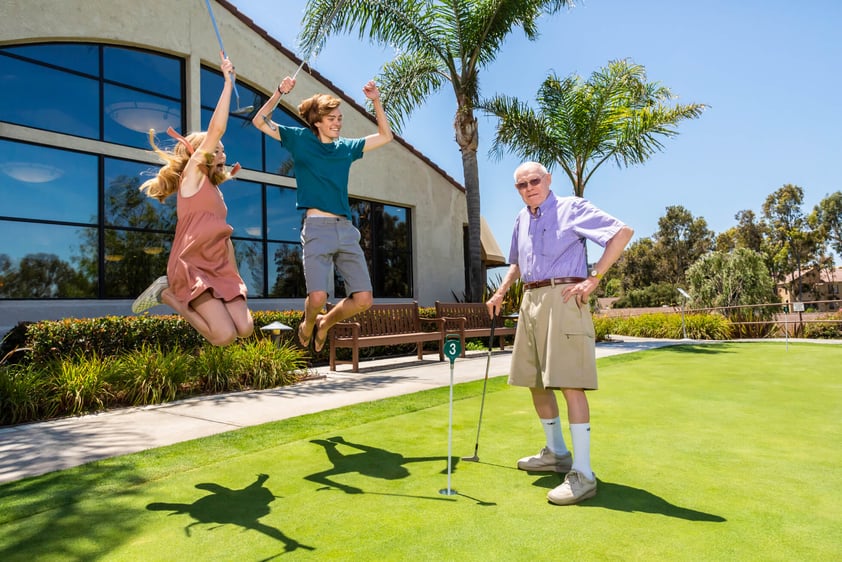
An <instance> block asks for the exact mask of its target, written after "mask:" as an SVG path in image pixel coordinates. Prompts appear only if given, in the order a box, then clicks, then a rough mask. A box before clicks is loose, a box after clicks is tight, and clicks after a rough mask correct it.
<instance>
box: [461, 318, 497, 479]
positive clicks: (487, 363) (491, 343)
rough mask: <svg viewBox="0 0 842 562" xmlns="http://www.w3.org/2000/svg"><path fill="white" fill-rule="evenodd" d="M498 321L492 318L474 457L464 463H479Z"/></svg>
mask: <svg viewBox="0 0 842 562" xmlns="http://www.w3.org/2000/svg"><path fill="white" fill-rule="evenodd" d="M496 321H497V317H496V316H492V317H491V335H490V336H488V359H487V360H486V362H485V380H483V381H482V401H481V402H480V403H479V422H477V441H476V444H475V445H474V455H473V456H472V457H462V460H463V461H470V462H479V456H478V455H477V453H478V452H479V430H480V428H481V427H482V410H483V409H484V408H485V389H486V388H488V369H489V368H491V349H492V348H493V347H494V324H495V323H496Z"/></svg>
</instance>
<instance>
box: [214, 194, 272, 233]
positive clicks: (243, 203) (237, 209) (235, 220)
mask: <svg viewBox="0 0 842 562" xmlns="http://www.w3.org/2000/svg"><path fill="white" fill-rule="evenodd" d="M220 190H221V191H222V197H223V199H225V205H226V206H227V207H228V224H230V225H231V226H232V227H234V234H233V235H234V236H237V237H243V238H261V237H263V198H262V197H261V185H260V184H259V183H253V182H250V181H243V180H231V181H227V182H225V183H223V184H222V185H221V186H220Z"/></svg>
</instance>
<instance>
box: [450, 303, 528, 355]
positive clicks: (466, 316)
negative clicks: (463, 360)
mask: <svg viewBox="0 0 842 562" xmlns="http://www.w3.org/2000/svg"><path fill="white" fill-rule="evenodd" d="M436 317H437V318H441V319H442V320H444V321H445V325H444V330H445V332H446V333H451V332H452V333H458V334H459V339H460V341H461V342H462V357H464V356H465V339H466V338H487V337H489V336H491V317H490V316H488V308H487V307H486V306H485V303H482V302H440V301H436ZM514 334H515V328H513V327H509V326H505V325H504V323H503V319H502V318H501V317H500V316H498V317H497V318H496V319H495V321H494V336H495V337H497V338H499V339H498V342H499V344H500V349H506V345H505V337H506V336H513V335H514Z"/></svg>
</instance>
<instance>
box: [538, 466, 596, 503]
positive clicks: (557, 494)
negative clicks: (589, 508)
mask: <svg viewBox="0 0 842 562" xmlns="http://www.w3.org/2000/svg"><path fill="white" fill-rule="evenodd" d="M595 495H596V474H594V476H593V480H588V479H587V478H585V475H584V474H582V473H581V472H579V471H578V470H571V471H570V472H568V473H567V476H565V477H564V482H562V483H561V484H560V485H559V486H556V487H555V488H553V489H552V490H550V491H549V493H548V494H547V499H548V500H549V501H550V503H554V504H556V505H570V504H573V503H577V502H580V501H582V500H584V499H587V498H592V497H594V496H595Z"/></svg>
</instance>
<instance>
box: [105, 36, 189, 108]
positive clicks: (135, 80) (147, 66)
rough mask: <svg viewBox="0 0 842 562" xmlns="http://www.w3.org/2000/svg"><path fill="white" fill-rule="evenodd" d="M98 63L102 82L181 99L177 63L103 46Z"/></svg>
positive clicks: (139, 52)
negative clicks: (103, 77)
mask: <svg viewBox="0 0 842 562" xmlns="http://www.w3.org/2000/svg"><path fill="white" fill-rule="evenodd" d="M102 64H103V71H104V72H103V73H104V75H105V79H106V80H108V81H110V82H119V83H120V84H125V85H127V86H134V87H136V88H140V89H143V90H147V91H150V92H155V93H158V94H160V95H162V96H168V97H171V98H173V99H174V100H178V99H181V79H180V77H181V61H180V60H178V59H176V58H171V57H165V56H161V55H158V54H153V53H148V52H144V51H138V50H136V49H127V48H123V47H103V50H102Z"/></svg>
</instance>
